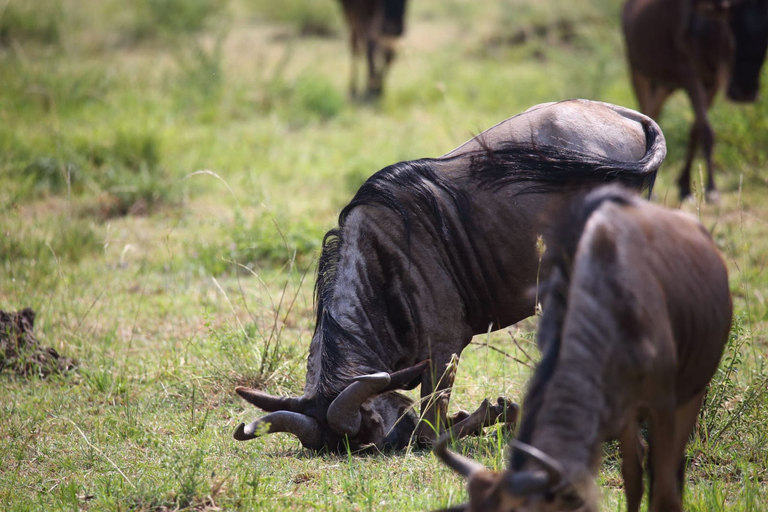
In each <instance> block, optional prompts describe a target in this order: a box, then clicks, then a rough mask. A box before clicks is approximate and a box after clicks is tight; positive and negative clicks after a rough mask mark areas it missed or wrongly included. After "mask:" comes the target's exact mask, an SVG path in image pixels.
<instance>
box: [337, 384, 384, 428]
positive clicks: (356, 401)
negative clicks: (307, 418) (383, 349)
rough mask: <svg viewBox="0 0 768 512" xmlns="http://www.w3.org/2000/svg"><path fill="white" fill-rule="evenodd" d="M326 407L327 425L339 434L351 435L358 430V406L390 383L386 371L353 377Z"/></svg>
mask: <svg viewBox="0 0 768 512" xmlns="http://www.w3.org/2000/svg"><path fill="white" fill-rule="evenodd" d="M353 380H354V381H355V382H353V383H352V384H350V385H349V386H347V389H345V390H344V391H342V392H341V393H340V394H339V396H337V397H336V398H335V399H334V400H333V402H331V405H330V406H329V407H328V415H327V418H328V425H330V427H331V428H332V429H333V431H334V432H336V433H337V434H339V435H342V436H343V435H350V436H353V435H355V434H357V433H358V432H359V431H360V421H361V420H362V416H361V414H360V406H361V405H363V402H365V401H366V400H368V399H369V398H371V397H372V396H373V395H376V394H378V393H381V391H382V390H383V389H384V388H386V387H387V386H388V385H389V383H390V380H391V378H390V376H389V374H388V373H386V372H380V373H372V374H370V375H361V376H359V377H355V378H354V379H353Z"/></svg>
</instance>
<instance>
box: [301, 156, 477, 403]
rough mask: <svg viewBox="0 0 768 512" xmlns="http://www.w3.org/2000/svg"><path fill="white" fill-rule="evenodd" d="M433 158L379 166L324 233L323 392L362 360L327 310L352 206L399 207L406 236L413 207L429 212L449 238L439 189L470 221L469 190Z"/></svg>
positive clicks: (319, 310)
mask: <svg viewBox="0 0 768 512" xmlns="http://www.w3.org/2000/svg"><path fill="white" fill-rule="evenodd" d="M433 162H435V160H434V159H426V158H425V159H421V160H413V161H406V162H400V163H397V164H394V165H390V166H388V167H385V168H384V169H382V170H380V171H378V172H377V173H376V174H374V175H373V176H371V177H370V178H369V179H368V180H367V181H366V182H365V183H364V184H363V185H362V186H361V187H360V189H359V190H358V191H357V193H356V194H355V197H354V198H353V199H352V201H351V202H350V203H349V204H348V205H347V206H345V207H344V209H343V210H342V211H341V213H340V214H339V226H338V227H337V228H334V229H331V230H330V231H328V232H327V233H326V235H325V237H324V238H323V249H322V253H321V255H320V259H319V261H318V265H317V279H316V281H315V308H316V317H315V322H316V323H315V334H316V335H317V334H318V333H320V335H321V338H322V358H321V361H322V363H321V364H322V372H321V373H322V374H321V377H320V387H321V388H322V389H320V390H318V391H319V394H320V395H321V396H335V395H336V394H338V393H339V392H340V391H341V390H342V389H343V387H344V386H345V385H346V383H348V381H349V378H351V377H354V376H355V375H357V373H354V374H350V375H345V374H342V375H340V369H342V368H344V369H349V371H351V372H355V369H356V368H358V367H359V364H361V363H363V361H354V360H351V358H352V357H354V356H353V355H352V354H350V353H349V352H350V351H348V350H342V349H341V347H344V346H355V345H357V344H359V341H357V340H355V339H354V337H353V336H351V335H350V334H349V333H347V332H345V331H344V329H343V328H342V327H341V326H340V325H339V324H338V322H336V321H335V319H333V317H332V315H331V314H330V312H329V311H328V309H327V308H328V306H329V305H330V304H331V303H332V301H333V291H334V286H335V284H336V278H337V269H338V265H339V260H340V255H341V248H342V246H343V244H344V228H345V226H346V222H347V218H348V217H349V214H350V213H351V212H352V210H353V209H354V208H356V207H358V206H363V205H372V206H376V207H380V208H386V209H389V210H391V211H394V212H396V213H397V215H398V216H399V217H400V219H401V220H402V225H403V229H404V231H405V238H406V240H409V239H410V234H411V220H412V215H414V212H418V214H419V215H421V214H422V212H428V213H429V219H430V221H432V222H434V223H435V228H436V229H437V230H438V232H439V233H441V234H442V236H443V238H444V239H445V240H446V241H447V242H450V241H451V240H452V239H453V235H452V233H451V229H450V228H449V225H448V223H447V221H446V218H445V212H444V207H443V206H441V205H440V202H439V201H438V192H441V193H442V195H443V196H446V197H447V198H448V199H449V202H450V204H451V205H452V206H453V207H454V208H455V209H456V211H457V212H458V214H459V217H460V218H462V219H464V220H465V222H467V223H469V222H470V219H471V215H470V203H469V197H468V195H467V194H466V192H465V191H463V190H461V189H460V188H458V187H457V186H456V185H455V184H454V183H451V182H450V181H449V180H448V179H446V177H445V176H443V175H442V174H440V173H439V172H436V170H435V168H434V165H433ZM403 196H406V197H407V198H408V203H407V204H406V203H404V202H403V200H402V199H403ZM358 357H359V355H358Z"/></svg>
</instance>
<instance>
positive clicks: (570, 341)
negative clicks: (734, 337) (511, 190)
mask: <svg viewBox="0 0 768 512" xmlns="http://www.w3.org/2000/svg"><path fill="white" fill-rule="evenodd" d="M554 235H555V236H552V237H550V238H547V253H546V259H547V260H550V262H549V263H548V262H546V261H545V262H544V266H545V268H546V267H550V268H551V270H550V271H548V272H546V271H545V275H546V279H545V280H544V281H543V283H544V284H543V286H542V290H541V292H542V293H541V295H540V296H542V297H543V298H544V303H543V305H544V314H543V316H542V317H541V322H540V324H539V333H538V343H539V348H540V349H541V351H542V354H543V357H542V360H541V363H540V364H539V365H538V366H537V368H536V372H535V374H534V376H533V378H532V379H531V382H530V384H529V388H528V392H527V393H526V396H525V401H524V403H523V407H524V410H523V419H522V423H521V425H520V429H519V432H518V437H517V439H516V440H514V441H513V442H512V457H511V461H510V465H509V469H508V470H506V471H504V472H502V473H493V472H491V471H488V470H486V469H485V468H483V467H482V466H480V465H479V464H477V463H475V462H473V461H471V460H469V459H466V458H464V457H463V456H460V455H457V454H455V453H452V452H450V451H448V450H447V442H448V439H447V438H443V439H441V440H440V442H439V443H438V444H437V446H436V448H435V452H436V454H437V455H438V456H439V457H440V458H441V459H442V460H443V461H444V462H446V463H447V464H448V465H449V466H451V467H452V468H454V469H455V470H456V471H458V472H459V473H461V474H463V475H464V476H466V477H468V479H469V482H468V485H467V487H468V489H469V503H468V504H467V505H463V506H459V507H455V508H453V509H452V510H454V511H459V510H466V511H480V510H482V511H487V512H511V511H513V510H514V511H518V512H523V511H526V512H530V511H539V512H542V511H564V510H573V509H576V508H578V509H579V510H580V511H592V510H597V507H596V503H595V499H594V497H595V495H596V492H595V489H594V484H593V479H594V475H595V474H596V472H597V469H598V467H599V463H600V459H601V455H602V444H603V442H604V441H607V440H610V439H617V440H618V441H619V444H620V448H621V455H622V475H623V477H624V489H625V493H626V496H627V510H628V511H629V512H637V511H638V510H639V508H640V502H641V500H642V496H643V465H642V452H643V449H642V445H641V444H640V442H639V433H638V430H639V420H645V421H646V422H647V424H648V434H649V451H650V453H649V456H648V469H649V473H650V478H649V480H650V485H651V492H650V500H649V501H650V506H649V510H650V511H651V512H660V511H682V490H683V485H684V480H683V477H684V470H685V444H686V441H687V440H688V436H689V435H690V433H691V431H692V430H693V427H694V425H695V423H696V419H697V417H698V414H699V409H700V408H701V404H702V401H703V398H704V394H705V391H706V388H707V384H708V383H709V380H710V379H711V378H712V375H713V374H714V373H715V371H716V370H717V366H718V363H719V361H720V358H721V355H722V352H723V348H724V346H725V344H726V342H727V341H728V332H729V330H730V325H731V314H732V304H731V295H730V291H729V288H728V274H727V270H726V267H725V263H724V262H723V259H722V257H721V256H720V254H719V252H718V250H717V248H716V247H715V244H714V242H713V241H712V238H711V237H710V235H709V233H708V232H707V230H706V229H705V228H704V226H702V225H701V223H699V222H698V221H697V220H696V219H695V218H694V217H693V216H691V215H689V214H687V213H683V212H680V211H677V210H669V209H666V208H663V207H661V206H658V205H654V204H651V203H648V202H646V201H643V200H642V199H640V198H639V197H636V195H635V194H634V193H633V192H630V191H627V190H625V189H622V188H621V187H618V186H616V185H611V186H607V187H604V188H601V189H599V190H594V191H592V192H590V193H589V194H587V195H586V197H585V198H583V200H580V201H577V202H575V204H574V208H573V209H572V210H571V212H570V215H568V216H563V221H562V222H561V223H560V224H559V226H558V228H557V229H556V231H555V232H554Z"/></svg>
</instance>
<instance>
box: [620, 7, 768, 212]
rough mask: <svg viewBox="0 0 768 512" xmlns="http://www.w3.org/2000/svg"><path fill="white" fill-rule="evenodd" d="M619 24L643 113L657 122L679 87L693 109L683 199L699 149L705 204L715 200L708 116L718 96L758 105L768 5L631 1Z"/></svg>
mask: <svg viewBox="0 0 768 512" xmlns="http://www.w3.org/2000/svg"><path fill="white" fill-rule="evenodd" d="M622 26H623V29H624V37H625V40H626V45H627V57H628V60H629V65H630V70H631V75H632V85H633V87H634V89H635V95H636V96H637V100H638V103H639V104H640V110H641V111H642V112H643V113H645V114H647V115H649V116H650V117H652V118H654V119H658V118H659V115H660V114H661V108H662V105H663V104H664V101H665V100H666V98H667V97H668V96H669V95H670V94H671V93H672V92H673V91H674V90H675V89H683V90H685V92H686V93H687V94H688V97H689V99H690V101H691V106H692V108H693V112H694V122H693V125H692V126H691V131H690V136H689V139H688V147H687V151H686V157H685V164H684V165H683V170H682V172H681V174H680V177H679V178H678V186H679V189H680V197H681V198H685V197H687V196H689V195H690V193H691V188H690V175H691V165H692V162H693V158H694V156H695V155H696V152H697V149H698V148H699V147H701V148H702V149H703V152H704V159H705V163H706V170H707V183H706V192H707V197H708V199H711V200H716V199H717V189H716V186H715V181H714V174H713V162H712V151H713V147H714V142H715V136H714V131H713V129H712V126H711V125H710V123H709V119H708V116H707V111H708V109H709V107H710V106H711V105H712V102H713V101H714V98H715V95H716V94H717V91H718V90H720V89H722V88H724V87H725V85H726V83H727V85H728V88H727V93H728V97H729V98H731V99H733V100H735V101H755V99H756V98H757V92H758V90H759V87H760V84H759V75H760V68H761V67H762V64H763V61H764V60H765V54H766V48H767V47H768V0H736V1H733V2H730V1H724V0H699V1H697V0H628V1H627V2H626V4H625V5H624V11H623V14H622Z"/></svg>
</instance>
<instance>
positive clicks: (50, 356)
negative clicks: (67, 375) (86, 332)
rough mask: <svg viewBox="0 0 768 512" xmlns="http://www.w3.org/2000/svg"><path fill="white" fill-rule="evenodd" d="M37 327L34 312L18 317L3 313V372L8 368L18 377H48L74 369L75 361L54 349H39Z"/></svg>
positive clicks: (24, 311)
mask: <svg viewBox="0 0 768 512" xmlns="http://www.w3.org/2000/svg"><path fill="white" fill-rule="evenodd" d="M34 326H35V312H34V311H33V310H32V309H31V308H24V309H22V310H21V311H18V312H16V313H6V312H5V311H1V310H0V372H2V371H3V370H5V369H6V368H8V369H10V370H11V371H12V372H15V373H17V374H19V375H39V376H40V377H45V376H47V375H49V374H51V373H57V372H64V371H68V370H73V369H75V367H76V365H77V363H76V361H75V360H73V359H70V358H68V357H62V356H60V355H59V353H58V352H56V350H55V349H54V348H53V347H42V346H40V342H38V341H37V339H36V338H35V335H34V333H33V332H32V331H33V329H34Z"/></svg>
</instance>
